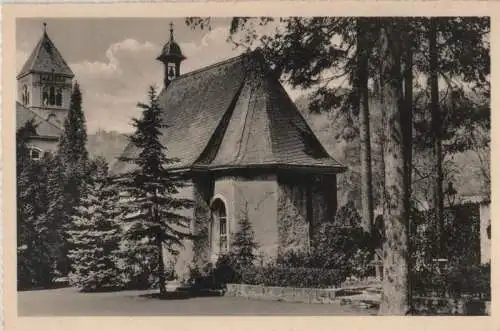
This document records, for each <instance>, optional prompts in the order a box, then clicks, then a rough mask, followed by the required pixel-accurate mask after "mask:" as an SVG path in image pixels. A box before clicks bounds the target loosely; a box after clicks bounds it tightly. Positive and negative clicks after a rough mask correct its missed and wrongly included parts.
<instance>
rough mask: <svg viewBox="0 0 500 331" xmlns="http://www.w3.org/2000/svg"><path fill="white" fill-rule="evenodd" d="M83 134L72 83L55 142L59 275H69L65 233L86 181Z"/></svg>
mask: <svg viewBox="0 0 500 331" xmlns="http://www.w3.org/2000/svg"><path fill="white" fill-rule="evenodd" d="M86 143H87V132H86V125H85V115H84V113H83V109H82V94H81V92H80V86H79V85H78V83H75V85H74V86H73V91H72V93H71V100H70V108H69V112H68V116H67V117H66V120H65V121H64V132H63V134H62V136H61V138H60V140H59V149H58V160H59V162H58V163H59V167H60V168H59V171H60V172H61V173H62V178H61V180H62V183H60V189H62V193H63V201H62V202H63V204H62V206H63V211H62V214H63V215H61V216H62V218H60V220H61V222H62V224H59V225H58V227H59V229H60V234H59V236H58V237H59V238H61V239H62V240H63V242H62V244H61V260H60V261H59V263H58V269H59V271H60V272H61V274H63V275H67V274H68V272H69V265H70V263H69V260H68V259H67V252H68V250H69V243H68V241H67V231H68V230H69V229H70V226H71V224H72V222H71V217H72V216H73V215H74V214H75V208H76V206H78V204H79V203H80V197H81V194H82V187H83V185H84V182H85V180H86V178H87V177H88V152H87V149H86Z"/></svg>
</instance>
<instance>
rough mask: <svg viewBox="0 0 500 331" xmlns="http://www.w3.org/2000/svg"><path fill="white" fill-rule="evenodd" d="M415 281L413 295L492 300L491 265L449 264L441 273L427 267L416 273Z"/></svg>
mask: <svg viewBox="0 0 500 331" xmlns="http://www.w3.org/2000/svg"><path fill="white" fill-rule="evenodd" d="M413 279H414V281H413V293H414V295H416V296H439V297H452V298H460V297H464V296H473V297H476V298H479V299H483V300H491V267H490V264H485V265H473V266H464V265H460V264H456V263H449V264H448V265H447V266H446V267H445V268H444V269H443V270H441V271H439V270H437V269H436V268H432V267H427V268H425V269H422V270H419V271H416V272H414V277H413Z"/></svg>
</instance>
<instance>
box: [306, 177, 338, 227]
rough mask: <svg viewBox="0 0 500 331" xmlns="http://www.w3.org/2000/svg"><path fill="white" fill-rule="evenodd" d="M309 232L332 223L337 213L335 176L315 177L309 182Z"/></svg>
mask: <svg viewBox="0 0 500 331" xmlns="http://www.w3.org/2000/svg"><path fill="white" fill-rule="evenodd" d="M311 203H312V221H311V222H312V224H311V231H312V235H313V236H314V233H315V230H316V229H318V228H319V226H320V225H321V224H322V223H324V222H333V220H334V218H335V212H336V211H337V178H336V176H335V175H328V176H315V177H313V178H312V181H311Z"/></svg>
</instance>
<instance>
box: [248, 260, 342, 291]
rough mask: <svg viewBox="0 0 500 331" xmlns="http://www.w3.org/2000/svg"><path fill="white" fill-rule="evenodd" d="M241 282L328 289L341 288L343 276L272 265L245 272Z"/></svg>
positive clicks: (310, 269) (326, 271)
mask: <svg viewBox="0 0 500 331" xmlns="http://www.w3.org/2000/svg"><path fill="white" fill-rule="evenodd" d="M241 280H242V282H243V283H244V284H250V285H264V286H281V287H306V288H326V287H331V286H339V285H340V283H341V282H342V275H341V273H339V272H338V271H337V270H328V269H320V268H290V267H283V266H279V265H273V264H271V265H267V266H263V267H260V266H259V267H252V268H248V269H246V270H244V271H243V272H242V275H241Z"/></svg>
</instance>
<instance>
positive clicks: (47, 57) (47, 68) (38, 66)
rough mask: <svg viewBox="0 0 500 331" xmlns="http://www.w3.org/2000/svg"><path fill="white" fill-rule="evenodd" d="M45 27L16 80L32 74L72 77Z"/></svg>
mask: <svg viewBox="0 0 500 331" xmlns="http://www.w3.org/2000/svg"><path fill="white" fill-rule="evenodd" d="M45 25H46V24H45V23H44V30H43V35H42V37H41V38H40V40H39V41H38V44H36V46H35V49H33V52H32V53H31V55H30V56H29V58H28V60H27V61H26V63H24V66H23V68H22V69H21V71H20V72H19V74H18V75H17V78H20V77H22V76H25V75H27V74H29V73H32V72H38V73H57V74H60V75H65V76H69V77H74V74H73V72H72V71H71V69H70V68H69V66H68V64H67V63H66V61H65V60H64V58H63V57H62V55H61V53H60V52H59V50H58V49H57V48H56V46H55V45H54V43H53V42H52V40H51V39H50V38H49V36H48V34H47V30H46V28H45Z"/></svg>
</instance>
